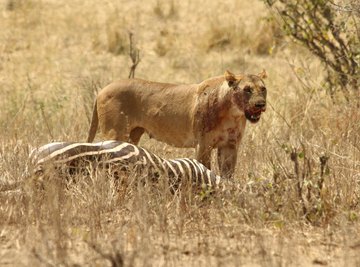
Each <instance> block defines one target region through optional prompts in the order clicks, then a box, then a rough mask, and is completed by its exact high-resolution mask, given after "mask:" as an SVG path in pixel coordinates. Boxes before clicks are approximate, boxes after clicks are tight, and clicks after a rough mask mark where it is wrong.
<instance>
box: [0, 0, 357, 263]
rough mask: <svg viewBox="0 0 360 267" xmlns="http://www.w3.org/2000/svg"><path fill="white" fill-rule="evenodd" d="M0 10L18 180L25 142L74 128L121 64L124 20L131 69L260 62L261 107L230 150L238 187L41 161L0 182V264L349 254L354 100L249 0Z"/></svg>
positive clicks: (150, 144) (2, 74)
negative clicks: (206, 189) (69, 175)
mask: <svg viewBox="0 0 360 267" xmlns="http://www.w3.org/2000/svg"><path fill="white" fill-rule="evenodd" d="M0 9H1V13H0V25H2V30H1V31H0V40H1V41H0V88H1V93H2V97H1V98H0V106H1V109H2V111H1V113H0V136H1V143H0V177H1V178H0V179H1V180H0V183H2V184H6V183H12V182H18V181H22V180H23V179H24V173H25V171H26V166H27V164H28V162H27V155H28V153H29V150H30V147H34V146H38V145H40V144H44V143H47V142H49V141H51V140H75V141H76V140H79V141H80V140H85V139H86V135H87V130H88V124H89V117H90V115H91V109H92V101H93V97H94V94H95V92H96V90H98V89H99V88H101V87H102V86H103V85H105V84H107V83H108V82H110V81H112V80H114V79H118V78H125V77H127V75H128V71H129V67H130V66H131V61H130V59H129V57H128V51H127V49H128V48H127V47H128V43H127V41H128V39H127V34H128V31H132V32H133V33H134V34H135V38H136V42H137V46H138V47H139V49H140V50H141V62H140V64H139V66H138V68H137V70H136V76H137V77H142V78H145V79H152V80H157V81H166V82H177V83H193V82H199V81H201V80H203V79H205V78H208V77H210V76H215V75H219V74H221V73H223V72H224V70H225V69H230V70H232V71H234V72H244V71H245V72H251V73H257V72H259V71H261V69H262V68H265V69H266V70H267V71H268V73H269V79H268V81H267V85H268V90H269V106H268V110H267V111H266V113H265V114H264V116H263V118H262V119H261V121H260V122H259V123H258V124H257V125H248V128H247V130H246V134H245V138H244V140H243V143H242V147H241V149H240V151H239V158H240V160H239V163H238V166H237V173H236V182H237V183H239V184H240V185H241V187H240V188H241V190H240V189H232V188H228V190H227V191H225V192H223V193H221V194H216V195H214V196H211V197H209V198H205V199H204V198H203V197H202V196H201V195H196V194H193V193H192V192H191V191H190V190H183V191H181V193H179V194H176V195H172V194H170V193H169V192H168V190H166V189H165V188H164V186H165V185H164V184H163V183H160V184H159V185H153V186H142V185H141V184H140V185H133V186H131V187H130V189H129V190H127V191H126V192H118V191H117V190H116V188H115V187H114V185H113V184H112V182H111V179H108V178H106V176H105V175H104V174H103V173H98V174H96V175H94V176H92V177H83V179H80V180H82V181H83V182H78V183H77V184H73V185H71V186H68V189H65V187H64V186H63V185H62V182H61V181H59V179H56V175H54V177H53V179H51V180H50V181H49V182H47V185H46V187H45V190H43V191H38V190H37V189H36V187H34V185H32V183H26V184H25V185H23V186H21V189H19V190H12V191H9V192H2V193H0V201H1V206H0V224H1V227H0V265H2V266H31V265H34V266H35V265H36V266H39V265H40V266H54V265H56V266H58V265H64V266H83V265H87V266H132V265H136V266H144V265H146V266H153V265H156V266H164V265H166V266H188V265H201V266H208V265H211V266H218V265H219V266H223V265H225V266H310V265H326V266H358V265H359V264H360V257H359V249H360V245H359V244H360V238H359V236H360V235H359V234H360V233H359V229H360V223H359V211H360V208H359V196H360V136H359V133H360V123H359V121H360V111H359V108H358V106H357V105H356V101H353V102H352V103H354V104H343V103H341V101H339V102H338V103H337V104H335V105H334V104H333V103H332V102H331V100H330V99H329V97H328V96H326V95H325V94H324V92H323V90H322V89H323V88H322V68H321V66H320V65H319V63H318V62H317V61H316V60H315V59H314V58H312V57H311V56H310V55H309V54H308V53H306V51H304V50H302V49H300V48H299V47H296V46H294V45H293V44H290V43H287V40H284V39H283V37H281V35H279V31H278V29H277V27H276V25H272V24H266V20H265V19H264V18H266V17H267V16H268V14H267V11H266V9H265V8H264V7H263V5H262V3H261V2H260V1H259V2H253V1H234V0H226V1H222V2H221V3H220V2H219V3H216V2H211V3H210V2H209V3H207V4H206V5H204V4H203V2H202V1H182V2H179V1H176V2H175V1H171V2H166V1H156V0H153V1H147V2H146V4H144V3H143V2H140V1H110V2H101V1H80V0H75V1H54V0H42V1H40V0H28V1H21V0H8V1H5V3H1V4H0ZM262 31H266V33H263V34H262ZM279 38H280V39H279ZM141 145H143V146H144V147H146V148H148V149H150V150H151V151H153V152H155V153H157V154H159V155H161V156H164V157H167V158H174V157H182V156H191V157H192V156H194V151H193V150H185V149H175V148H173V147H170V146H168V145H165V144H162V143H159V142H156V141H154V140H149V139H148V138H143V139H142V140H141ZM327 158H328V160H327V161H326V162H325V161H324V159H327ZM320 159H322V163H321V160H320ZM80 178H81V177H80ZM135 178H136V177H135Z"/></svg>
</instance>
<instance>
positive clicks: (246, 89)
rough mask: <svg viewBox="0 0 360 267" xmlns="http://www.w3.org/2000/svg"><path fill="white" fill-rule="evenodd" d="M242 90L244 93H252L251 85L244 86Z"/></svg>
mask: <svg viewBox="0 0 360 267" xmlns="http://www.w3.org/2000/svg"><path fill="white" fill-rule="evenodd" d="M244 92H245V93H247V94H249V95H250V94H252V89H251V87H249V86H246V87H245V88H244Z"/></svg>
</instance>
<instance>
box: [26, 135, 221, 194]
mask: <svg viewBox="0 0 360 267" xmlns="http://www.w3.org/2000/svg"><path fill="white" fill-rule="evenodd" d="M30 159H31V162H32V164H33V166H34V173H42V172H43V171H44V170H45V169H46V167H47V166H48V165H51V166H54V167H55V168H64V167H65V168H67V169H69V170H72V172H81V171H86V170H89V167H90V168H93V169H96V168H105V169H109V168H112V169H114V168H115V169H117V168H118V169H119V170H121V171H125V172H126V171H128V172H129V171H134V170H135V171H136V172H146V173H147V174H149V175H151V176H154V177H151V178H152V179H154V178H155V179H156V178H158V177H159V175H165V176H168V177H169V179H170V180H171V182H172V183H178V182H181V181H191V182H192V183H194V184H196V185H206V186H212V187H214V186H217V185H219V183H220V177H219V176H217V175H216V174H215V173H214V172H213V171H211V170H209V169H208V168H206V167H205V166H204V165H203V164H201V163H200V162H198V161H197V160H195V159H189V158H179V159H172V160H166V159H163V158H161V157H159V156H157V155H155V154H153V153H151V152H149V151H148V150H146V149H144V148H141V147H138V146H135V145H133V144H129V143H126V142H120V141H104V142H99V143H71V142H54V143H49V144H46V145H44V146H41V147H39V148H37V149H35V150H33V152H32V153H31V154H30ZM72 172H70V173H72Z"/></svg>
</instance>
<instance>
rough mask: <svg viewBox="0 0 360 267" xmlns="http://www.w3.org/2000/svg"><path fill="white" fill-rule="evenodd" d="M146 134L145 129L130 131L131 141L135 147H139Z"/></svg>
mask: <svg viewBox="0 0 360 267" xmlns="http://www.w3.org/2000/svg"><path fill="white" fill-rule="evenodd" d="M144 132H145V129H144V128H141V127H135V128H133V129H132V130H131V131H130V136H129V141H130V142H131V143H133V144H134V145H137V144H138V143H139V141H140V138H141V136H142V135H143V133H144Z"/></svg>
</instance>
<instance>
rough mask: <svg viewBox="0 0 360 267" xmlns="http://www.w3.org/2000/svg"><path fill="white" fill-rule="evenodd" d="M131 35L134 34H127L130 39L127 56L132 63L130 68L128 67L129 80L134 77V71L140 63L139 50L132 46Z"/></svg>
mask: <svg viewBox="0 0 360 267" xmlns="http://www.w3.org/2000/svg"><path fill="white" fill-rule="evenodd" d="M133 35H134V34H133V33H132V32H129V39H130V51H129V56H130V58H131V61H132V66H131V67H130V73H129V79H131V78H134V77H135V69H136V67H137V65H138V64H139V63H140V50H139V49H138V48H137V47H136V46H135V45H134V42H133Z"/></svg>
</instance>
